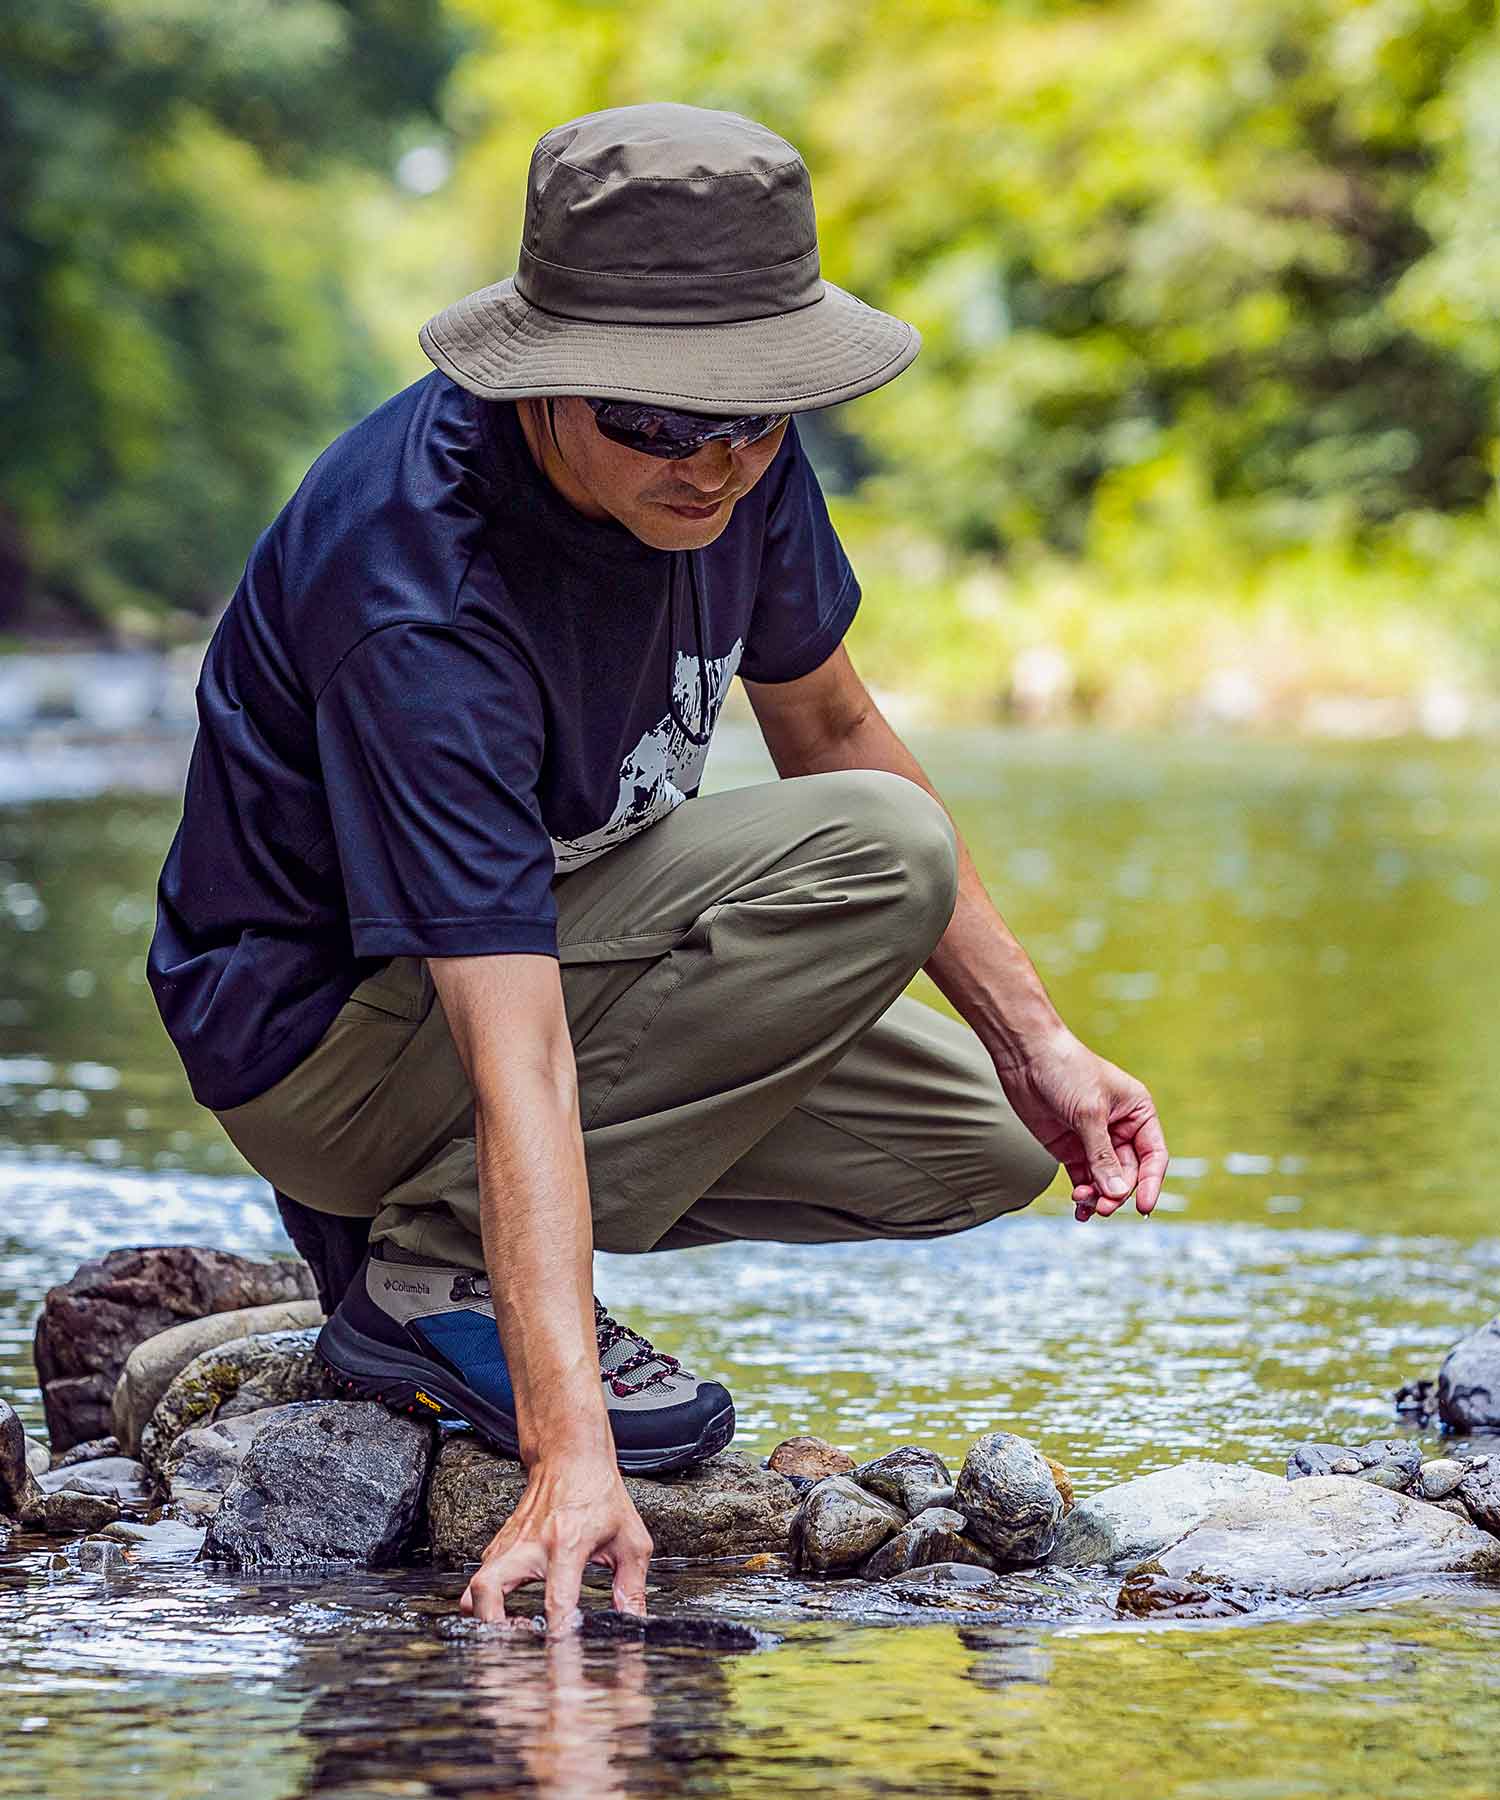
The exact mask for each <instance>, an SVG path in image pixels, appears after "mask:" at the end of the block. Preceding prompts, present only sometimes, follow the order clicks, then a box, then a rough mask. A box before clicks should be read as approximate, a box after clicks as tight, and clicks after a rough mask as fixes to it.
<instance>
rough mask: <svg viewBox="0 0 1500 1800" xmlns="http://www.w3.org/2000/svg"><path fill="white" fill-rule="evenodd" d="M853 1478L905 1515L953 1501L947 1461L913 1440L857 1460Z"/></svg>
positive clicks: (910, 1516)
mask: <svg viewBox="0 0 1500 1800" xmlns="http://www.w3.org/2000/svg"><path fill="white" fill-rule="evenodd" d="M854 1479H855V1480H856V1481H857V1482H858V1483H859V1485H860V1486H861V1487H862V1488H864V1490H865V1491H866V1492H867V1493H870V1494H875V1495H877V1496H878V1497H879V1498H880V1499H882V1500H888V1501H889V1502H890V1503H891V1505H892V1506H899V1507H900V1508H901V1510H902V1512H904V1513H905V1514H906V1516H907V1518H909V1519H914V1518H916V1516H917V1514H918V1513H921V1512H926V1511H927V1509H928V1508H929V1507H931V1506H951V1505H952V1503H953V1492H954V1489H953V1477H952V1475H950V1474H949V1472H948V1465H947V1463H945V1462H944V1461H943V1459H942V1457H940V1456H939V1455H938V1454H937V1452H936V1451H935V1450H924V1449H922V1448H921V1446H920V1445H917V1444H902V1445H900V1446H899V1447H898V1448H897V1449H895V1450H889V1451H887V1452H886V1454H885V1455H884V1456H877V1457H875V1458H874V1459H873V1461H871V1462H866V1463H861V1464H860V1465H859V1467H858V1468H857V1469H856V1470H855V1471H854Z"/></svg>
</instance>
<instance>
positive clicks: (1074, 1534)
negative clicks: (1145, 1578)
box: [1050, 1461, 1286, 1568]
mask: <svg viewBox="0 0 1500 1800" xmlns="http://www.w3.org/2000/svg"><path fill="white" fill-rule="evenodd" d="M1285 1486H1286V1483H1285V1482H1284V1481H1283V1480H1282V1478H1281V1477H1280V1476H1279V1475H1268V1474H1266V1472H1265V1471H1264V1470H1262V1469H1252V1468H1250V1467H1249V1466H1248V1465H1247V1464H1245V1463H1220V1462H1207V1461H1194V1462H1185V1463H1177V1464H1176V1465H1174V1466H1173V1467H1172V1468H1170V1469H1157V1470H1155V1471H1153V1473H1151V1474H1150V1475H1137V1476H1135V1477H1134V1478H1133V1479H1131V1480H1130V1481H1122V1482H1119V1483H1117V1484H1116V1485H1115V1486H1114V1487H1110V1488H1105V1489H1103V1490H1102V1491H1101V1492H1100V1493H1097V1494H1090V1495H1089V1497H1088V1498H1087V1499H1086V1500H1081V1501H1079V1503H1078V1504H1077V1505H1076V1506H1075V1507H1074V1508H1073V1510H1072V1512H1070V1513H1069V1514H1068V1516H1067V1517H1066V1518H1065V1519H1064V1520H1063V1523H1062V1527H1061V1529H1060V1530H1059V1532H1058V1534H1057V1543H1056V1544H1055V1546H1054V1547H1053V1551H1052V1556H1051V1558H1050V1561H1051V1562H1052V1563H1053V1564H1054V1565H1055V1566H1059V1567H1064V1568H1083V1567H1085V1566H1087V1565H1090V1564H1094V1563H1100V1564H1103V1565H1104V1566H1105V1567H1106V1568H1120V1567H1122V1566H1125V1565H1128V1564H1131V1563H1137V1562H1142V1561H1144V1560H1145V1559H1146V1558H1147V1557H1149V1556H1154V1555H1155V1554H1156V1552H1157V1551H1158V1550H1160V1549H1161V1548H1162V1546H1163V1545H1164V1544H1169V1543H1171V1542H1172V1540H1173V1539H1174V1538H1178V1537H1181V1536H1182V1534H1183V1532H1185V1531H1187V1530H1190V1529H1191V1528H1192V1527H1193V1526H1194V1525H1197V1524H1200V1523H1201V1522H1202V1521H1203V1520H1204V1519H1206V1518H1208V1517H1210V1516H1211V1515H1212V1514H1213V1513H1215V1512H1217V1511H1218V1510H1219V1509H1220V1508H1221V1507H1223V1506H1226V1505H1228V1504H1230V1503H1231V1502H1232V1501H1235V1500H1237V1499H1239V1498H1241V1497H1242V1496H1243V1495H1246V1494H1251V1493H1261V1492H1273V1493H1274V1492H1276V1491H1278V1490H1279V1489H1281V1488H1284V1487H1285Z"/></svg>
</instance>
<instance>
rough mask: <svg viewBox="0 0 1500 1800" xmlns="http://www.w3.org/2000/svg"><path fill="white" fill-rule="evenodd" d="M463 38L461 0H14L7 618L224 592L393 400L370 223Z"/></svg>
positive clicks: (1, 469)
mask: <svg viewBox="0 0 1500 1800" xmlns="http://www.w3.org/2000/svg"><path fill="white" fill-rule="evenodd" d="M461 44H462V37H461V34H460V33H459V32H457V31H456V30H455V29H454V28H453V26H452V25H451V23H450V22H449V21H447V20H446V19H445V18H444V15H443V13H442V11H441V7H440V4H439V0H259V3H257V4H246V5H233V6H229V7H224V6H219V5H215V4H212V0H48V4H47V5H46V6H43V7H28V6H23V5H21V4H19V0H5V3H4V5H3V8H0V184H3V189H4V192H5V195H6V209H5V213H4V215H3V218H0V411H3V415H4V418H5V424H6V429H5V433H4V437H3V439H0V626H4V625H5V624H7V623H15V622H17V621H19V620H21V619H23V618H24V619H26V620H28V621H34V620H36V619H37V618H39V617H45V616H48V615H52V616H56V617H62V618H67V617H68V616H70V615H72V616H76V615H78V614H83V615H103V616H107V617H113V618H115V619H117V620H118V619H124V620H130V619H132V618H135V619H141V620H144V617H145V616H147V615H150V614H152V613H158V612H160V611H161V610H162V609H163V608H193V609H197V610H200V611H202V610H207V609H210V608H212V607H213V606H214V605H215V604H218V603H222V601H223V600H224V599H225V598H226V597H227V592H228V588H229V587H230V586H232V584H233V581H234V579H235V576H236V574H237V571H238V569H239V567H240V565H241V564H242V563H243V561H244V557H245V554H246V551H247V549H248V547H249V544H250V543H251V542H252V541H253V539H254V537H255V535H256V533H257V532H258V531H259V530H260V529H261V528H262V527H263V526H264V524H265V523H266V521H267V518H268V516H269V514H270V513H271V512H272V511H274V509H275V507H276V506H278V505H279V504H280V502H281V500H282V498H284V494H285V490H286V487H287V484H288V482H289V481H290V480H292V479H295V476H296V474H297V473H300V469H301V468H302V467H305V464H306V460H307V456H308V454H309V453H310V452H315V451H316V450H317V449H319V448H321V447H322V445H323V443H325V442H326V441H327V439H328V438H329V437H330V436H331V435H333V433H334V432H336V431H337V430H339V429H341V428H342V427H343V426H344V425H345V424H347V423H348V421H349V420H350V418H351V417H354V416H357V415H358V414H359V413H360V412H362V411H365V410H367V409H368V407H369V406H370V405H372V404H374V403H375V401H376V400H377V399H379V398H382V397H383V396H384V394H385V392H387V391H388V387H387V385H386V377H387V373H388V372H387V370H386V369H385V368H384V367H383V366H382V363H381V360H380V359H379V358H378V357H376V356H374V355H373V354H372V353H371V350H370V348H369V346H368V344H367V342H366V340H365V334H364V332H363V329H362V326H361V322H360V319H359V317H358V314H357V313H356V311H355V309H354V308H353V307H352V306H351V305H350V304H349V303H348V300H347V298H346V284H345V266H346V261H347V256H348V239H349V217H350V214H351V211H352V210H353V208H354V206H355V205H356V204H357V200H358V197H359V193H360V191H361V185H360V184H361V182H368V181H369V180H370V179H371V178H372V177H371V175H370V174H369V173H368V171H381V172H382V174H383V173H384V171H385V170H386V169H387V167H388V165H389V161H390V158H391V156H392V153H393V144H394V142H395V140H396V137H397V134H398V132H399V131H400V129H401V128H402V126H403V124H404V123H405V122H406V121H407V120H408V119H409V118H410V117H412V116H413V115H418V116H420V115H423V114H425V115H427V116H428V117H431V116H432V113H433V109H434V107H435V104H436V98H437V95H438V92H439V89H440V86H441V83H442V81H443V79H444V78H445V75H446V73H447V70H448V68H449V67H450V65H451V63H452V61H453V59H454V57H455V55H456V54H457V52H458V50H459V48H460V47H461Z"/></svg>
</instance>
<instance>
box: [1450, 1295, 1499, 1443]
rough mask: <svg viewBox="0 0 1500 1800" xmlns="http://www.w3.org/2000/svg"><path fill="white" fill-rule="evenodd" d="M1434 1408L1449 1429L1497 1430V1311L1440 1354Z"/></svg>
mask: <svg viewBox="0 0 1500 1800" xmlns="http://www.w3.org/2000/svg"><path fill="white" fill-rule="evenodd" d="M1438 1411H1439V1412H1440V1413H1441V1414H1442V1418H1443V1423H1444V1424H1445V1425H1446V1426H1447V1427H1448V1429H1449V1430H1450V1431H1500V1315H1497V1316H1496V1317H1495V1318H1493V1319H1491V1320H1490V1322H1489V1324H1488V1325H1481V1326H1480V1327H1479V1329H1478V1331H1475V1332H1472V1333H1471V1334H1470V1335H1469V1336H1468V1337H1466V1338H1464V1339H1463V1340H1462V1342H1460V1343H1457V1344H1455V1345H1454V1346H1453V1348H1452V1349H1451V1350H1450V1351H1449V1352H1448V1354H1447V1355H1446V1356H1445V1357H1444V1358H1443V1366H1442V1367H1441V1368H1440V1369H1439V1370H1438Z"/></svg>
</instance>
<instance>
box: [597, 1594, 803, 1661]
mask: <svg viewBox="0 0 1500 1800" xmlns="http://www.w3.org/2000/svg"><path fill="white" fill-rule="evenodd" d="M579 1629H580V1631H581V1633H582V1635H583V1636H584V1637H585V1638H587V1639H590V1640H599V1641H603V1642H610V1643H618V1642H619V1641H620V1640H622V1639H623V1640H625V1641H626V1642H632V1641H634V1642H644V1643H646V1644H649V1645H651V1646H652V1648H661V1647H664V1646H671V1647H672V1648H674V1649H680V1650H711V1651H714V1652H716V1653H723V1652H725V1651H734V1650H764V1649H769V1648H770V1647H771V1646H772V1645H773V1644H778V1643H780V1642H781V1640H780V1638H778V1637H777V1636H776V1635H775V1634H774V1633H773V1632H766V1631H757V1630H755V1629H754V1627H753V1626H750V1625H740V1624H738V1623H736V1622H735V1621H734V1620H733V1619H702V1618H692V1617H687V1618H662V1617H659V1616H656V1615H654V1614H651V1613H647V1614H646V1616H645V1617H644V1618H642V1617H640V1616H639V1615H638V1614H636V1613H625V1612H616V1611H615V1610H614V1609H613V1608H612V1607H603V1606H601V1607H599V1608H597V1609H595V1610H593V1611H590V1612H586V1613H584V1615H583V1619H582V1623H581V1625H580V1628H579Z"/></svg>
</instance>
